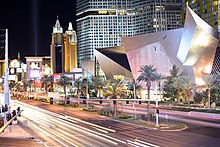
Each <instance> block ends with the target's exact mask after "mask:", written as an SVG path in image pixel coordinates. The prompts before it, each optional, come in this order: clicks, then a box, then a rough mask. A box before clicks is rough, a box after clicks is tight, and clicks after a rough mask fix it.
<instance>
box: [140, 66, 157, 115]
mask: <svg viewBox="0 0 220 147" xmlns="http://www.w3.org/2000/svg"><path fill="white" fill-rule="evenodd" d="M139 72H140V76H139V77H138V78H137V81H138V82H141V81H143V82H146V86H147V94H148V103H147V113H149V111H150V87H151V82H153V81H156V80H157V78H158V73H157V69H156V68H154V67H153V65H144V66H142V67H141V70H140V71H139Z"/></svg>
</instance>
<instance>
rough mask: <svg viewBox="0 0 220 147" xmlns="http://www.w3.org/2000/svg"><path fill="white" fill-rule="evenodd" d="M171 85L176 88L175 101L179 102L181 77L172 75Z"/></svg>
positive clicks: (181, 85) (181, 84)
mask: <svg viewBox="0 0 220 147" xmlns="http://www.w3.org/2000/svg"><path fill="white" fill-rule="evenodd" d="M173 86H174V88H175V89H176V90H177V100H178V102H177V103H178V104H180V90H181V88H182V87H183V83H182V79H181V77H174V78H173Z"/></svg>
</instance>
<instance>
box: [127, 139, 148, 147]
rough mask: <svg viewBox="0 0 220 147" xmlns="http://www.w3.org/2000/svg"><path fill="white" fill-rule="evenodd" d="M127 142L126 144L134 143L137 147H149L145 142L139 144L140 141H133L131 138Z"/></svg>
mask: <svg viewBox="0 0 220 147" xmlns="http://www.w3.org/2000/svg"><path fill="white" fill-rule="evenodd" d="M127 142H128V144H132V145H134V146H138V147H140V146H141V147H150V146H147V145H145V144H141V143H139V142H134V141H131V140H127Z"/></svg>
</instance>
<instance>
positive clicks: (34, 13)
mask: <svg viewBox="0 0 220 147" xmlns="http://www.w3.org/2000/svg"><path fill="white" fill-rule="evenodd" d="M75 13H76V12H75V1H74V0H63V1H62V0H1V2H0V28H1V29H4V28H8V31H9V58H10V59H14V58H17V53H18V52H20V54H21V59H22V60H23V61H24V57H25V56H35V55H37V56H45V55H47V56H49V55H50V42H51V33H52V31H53V26H54V25H55V22H56V18H57V15H58V16H59V20H60V24H61V26H62V27H63V29H64V31H65V30H67V28H68V23H69V22H72V23H73V27H74V29H76V28H75V27H76V20H75Z"/></svg>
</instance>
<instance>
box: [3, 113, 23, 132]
mask: <svg viewBox="0 0 220 147" xmlns="http://www.w3.org/2000/svg"><path fill="white" fill-rule="evenodd" d="M22 111H23V110H21V111H19V112H17V114H16V115H15V116H14V117H12V118H11V119H10V120H9V121H7V123H5V125H4V126H3V127H1V128H0V134H1V133H2V132H4V130H5V129H6V128H7V127H8V125H10V124H11V123H12V121H13V120H14V119H15V118H16V117H18V115H20V114H21V112H22Z"/></svg>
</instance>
